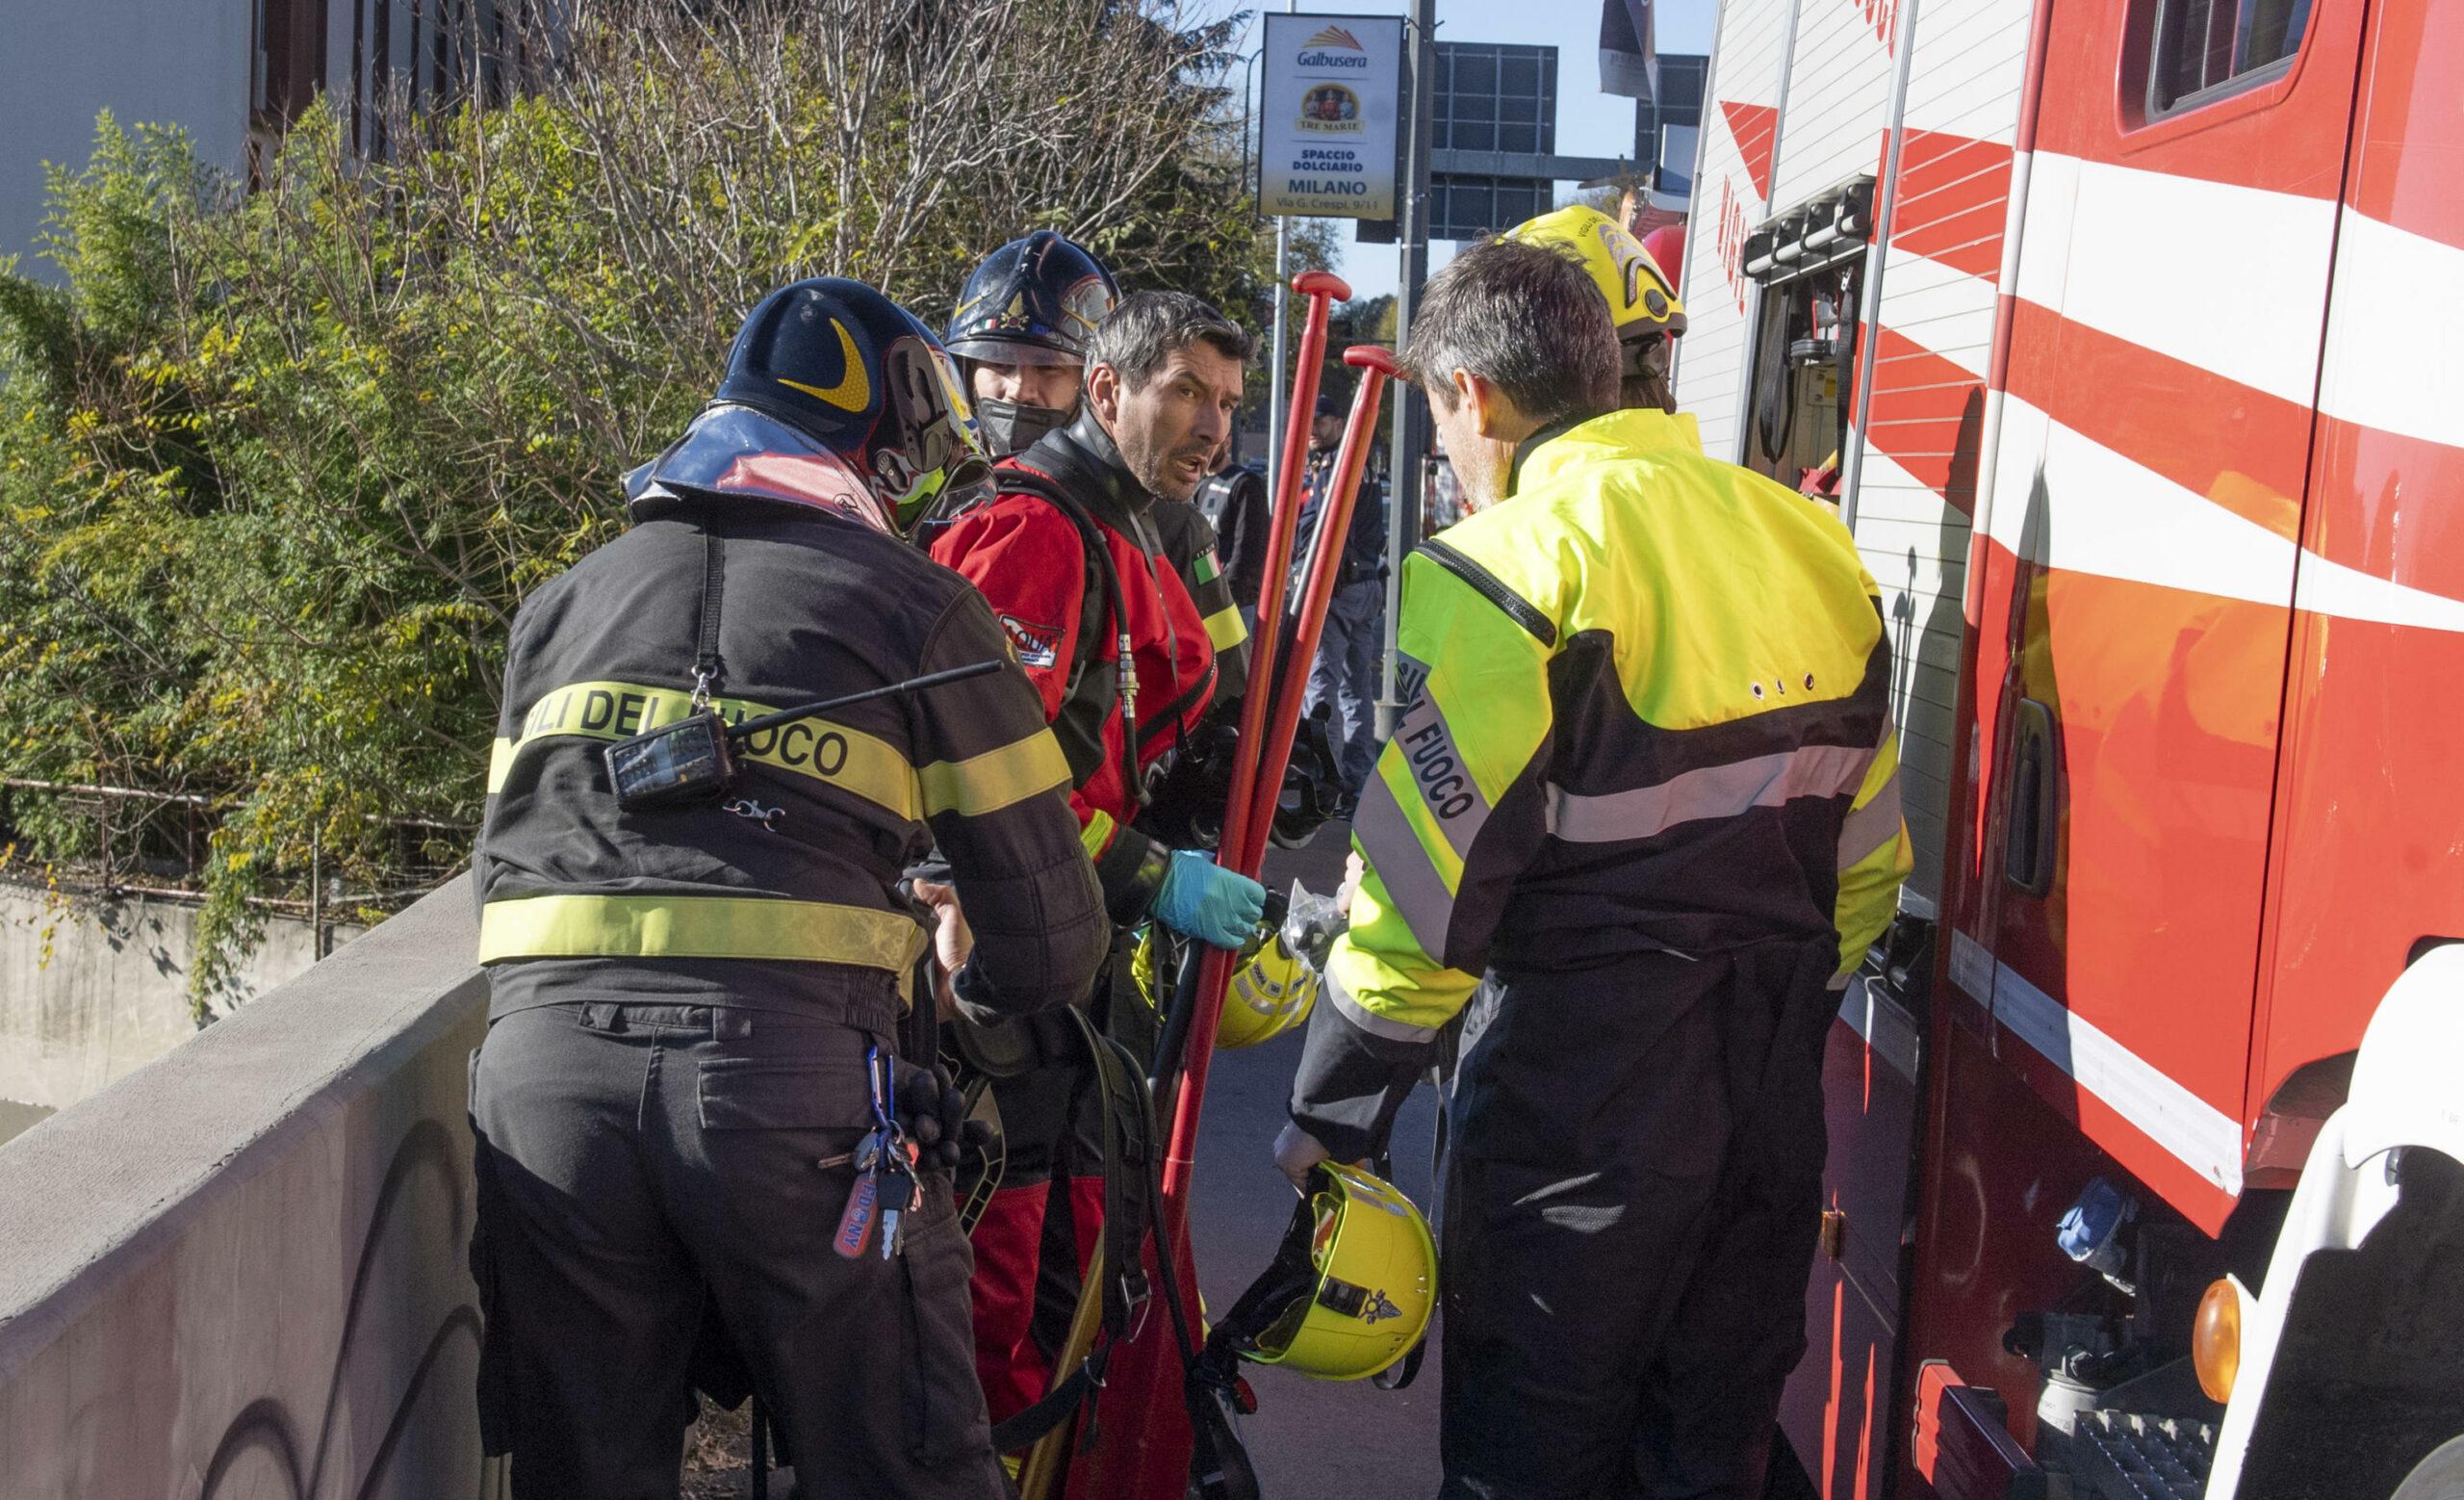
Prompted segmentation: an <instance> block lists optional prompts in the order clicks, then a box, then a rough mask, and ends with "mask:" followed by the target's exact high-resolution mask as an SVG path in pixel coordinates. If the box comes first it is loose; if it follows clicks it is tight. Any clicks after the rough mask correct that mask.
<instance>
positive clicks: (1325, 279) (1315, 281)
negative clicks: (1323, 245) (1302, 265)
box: [1292, 271, 1351, 302]
mask: <svg viewBox="0 0 2464 1500" xmlns="http://www.w3.org/2000/svg"><path fill="white" fill-rule="evenodd" d="M1292 290H1294V291H1295V292H1297V293H1299V294H1300V295H1301V296H1302V297H1332V298H1334V299H1335V300H1336V301H1338V302H1348V301H1350V300H1351V283H1350V282H1348V281H1346V280H1345V279H1344V278H1343V277H1341V276H1338V275H1336V274H1335V273H1334V272H1331V271H1304V272H1301V273H1300V274H1298V275H1296V276H1295V277H1293V278H1292Z"/></svg>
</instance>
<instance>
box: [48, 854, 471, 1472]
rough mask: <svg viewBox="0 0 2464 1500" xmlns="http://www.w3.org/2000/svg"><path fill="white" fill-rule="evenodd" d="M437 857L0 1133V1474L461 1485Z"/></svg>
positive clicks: (457, 1221)
mask: <svg viewBox="0 0 2464 1500" xmlns="http://www.w3.org/2000/svg"><path fill="white" fill-rule="evenodd" d="M476 946H477V937H476V932H475V919H474V915H473V910H472V902H471V895H470V892H469V890H468V889H467V888H466V887H464V886H463V885H461V884H460V883H458V882H457V883H455V884H454V885H452V886H449V887H448V888H447V889H445V890H443V891H440V892H437V893H435V894H433V895H431V896H429V897H428V898H426V899H425V900H424V901H422V902H420V903H419V904H418V905H417V906H415V907H413V908H411V909H410V910H409V911H407V912H405V913H403V914H402V915H401V916H399V917H398V918H394V919H393V920H391V921H389V922H387V923H385V924H384V925H383V926H382V927H380V928H378V929H376V930H375V931H374V932H372V933H371V934H369V935H368V936H366V937H364V938H362V939H360V940H358V941H357V942H354V943H353V944H350V946H348V947H347V948H345V949H343V950H341V951H340V952H338V953H336V954H335V955H334V956H333V957H332V958H329V959H327V960H326V961H325V962H323V963H321V964H319V965H317V966H316V967H315V968H314V969H312V970H309V971H308V972H306V973H305V974H303V975H301V976H300V977H299V978H297V979H295V980H294V981H292V982H291V983H289V984H286V985H283V986H282V987H281V988H279V989H277V990H275V991H274V992H273V993H271V994H269V995H268V996H265V997H264V998H263V999H260V1000H258V1001H257V1002H256V1003H254V1004H251V1005H248V1006H246V1007H244V1008H243V1009H242V1010H240V1011H239V1012H238V1013H237V1014H235V1015H233V1016H231V1017H229V1018H228V1019H226V1020H224V1021H221V1022H217V1023H216V1024H215V1025H213V1026H212V1027H210V1028H208V1029H207V1030H206V1031H205V1032H203V1033H202V1034H200V1035H198V1036H196V1037H195V1038H194V1039H192V1040H191V1041H189V1042H188V1043H186V1044H185V1045H184V1046H182V1047H179V1048H178V1049H177V1050H176V1051H174V1052H172V1053H170V1054H169V1055H167V1056H165V1057H162V1058H160V1059H158V1060H156V1061H155V1062H153V1063H151V1064H149V1065H147V1066H145V1067H143V1068H141V1069H139V1070H138V1071H137V1072H135V1073H131V1074H129V1075H128V1076H127V1077H124V1078H122V1079H120V1080H119V1081H117V1082H116V1083H114V1084H113V1085H111V1086H110V1087H109V1088H107V1089H105V1090H104V1091H103V1092H102V1093H100V1094H98V1095H96V1096H95V1097H94V1098H92V1099H88V1100H86V1101H85V1102H83V1103H80V1104H78V1105H76V1106H75V1107H73V1108H70V1109H67V1110H64V1111H63V1112H62V1113H61V1114H59V1115H57V1116H55V1117H53V1118H52V1119H50V1120H48V1121H46V1122H45V1123H44V1124H43V1125H40V1126H39V1127H38V1128H36V1129H35V1130H33V1131H32V1132H30V1133H28V1134H27V1135H25V1136H24V1137H22V1138H20V1139H19V1140H17V1141H16V1142H14V1143H13V1144H12V1145H11V1146H10V1148H9V1149H8V1153H7V1155H6V1157H5V1158H0V1246H6V1247H7V1253H6V1254H5V1255H0V1455H5V1459H4V1460H0V1462H5V1465H6V1467H5V1474H4V1475H0V1490H5V1491H6V1493H7V1494H8V1495H9V1496H10V1497H12V1500H55V1497H57V1500H157V1497H160V1500H174V1497H176V1500H239V1497H249V1500H260V1497H262V1500H305V1497H309V1496H317V1497H325V1496H343V1497H361V1496H366V1497H371V1500H375V1497H398V1500H463V1497H478V1496H481V1495H483V1494H484V1493H486V1492H488V1491H487V1489H486V1488H485V1486H486V1485H487V1484H488V1483H489V1479H488V1477H487V1476H484V1475H483V1471H482V1465H481V1462H480V1458H479V1441H478V1425H477V1418H476V1414H475V1409H474V1406H473V1400H472V1383H473V1377H474V1374H475V1369H476V1358H477V1347H478V1339H477V1335H478V1312H477V1307H476V1291H475V1287H474V1286H473V1285H472V1283H471V1280H470V1278H469V1275H468V1273H467V1271H466V1269H465V1266H464V1259H463V1256H464V1246H465V1243H466V1240H467V1236H468V1233H469V1228H470V1223H471V1216H472V1212H473V1198H472V1184H471V1140H470V1131H469V1126H468V1124H467V1121H466V1116H465V1109H466V1104H467V1098H468V1093H467V1089H468V1084H467V1079H468V1073H467V1069H466V1063H467V1059H468V1056H469V1054H470V1052H471V1050H472V1049H473V1048H474V1047H476V1046H477V1045H478V1043H479V1040H480V1037H481V1036H482V1034H483V1033H484V1031H485V1029H486V1014H487V996H486V987H485V984H484V982H483V981H482V979H481V976H480V974H479V971H478V970H477V968H476V966H475V964H474V962H473V958H472V956H473V954H474V953H475V951H476Z"/></svg>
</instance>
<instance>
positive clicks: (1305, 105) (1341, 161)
mask: <svg viewBox="0 0 2464 1500" xmlns="http://www.w3.org/2000/svg"><path fill="white" fill-rule="evenodd" d="M1264 19H1265V21H1266V74H1267V76H1266V86H1265V89H1264V91H1263V93H1262V95H1261V97H1260V101H1259V113H1260V122H1259V126H1258V209H1259V212H1261V213H1266V214H1292V215H1297V216H1301V217H1304V218H1312V219H1392V218H1394V217H1395V131H1396V121H1397V118H1398V116H1399V115H1400V114H1401V98H1402V76H1403V21H1402V18H1401V17H1400V16H1395V15H1307V14H1298V13H1271V12H1270V13H1268V14H1267V15H1266V16H1265V17H1264Z"/></svg>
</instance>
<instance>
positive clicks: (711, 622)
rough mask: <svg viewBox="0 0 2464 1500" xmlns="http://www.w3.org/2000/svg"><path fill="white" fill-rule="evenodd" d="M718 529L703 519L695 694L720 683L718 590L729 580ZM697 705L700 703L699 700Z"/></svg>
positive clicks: (700, 696) (703, 695)
mask: <svg viewBox="0 0 2464 1500" xmlns="http://www.w3.org/2000/svg"><path fill="white" fill-rule="evenodd" d="M719 540H720V538H719V532H718V529H717V528H716V527H713V526H711V525H710V524H709V523H708V522H707V521H705V522H703V523H702V634H701V640H700V642H699V643H698V644H697V645H696V646H695V647H694V650H693V695H694V697H695V698H696V699H697V700H698V699H703V698H706V697H707V695H708V694H709V693H710V692H711V690H712V689H714V688H715V687H717V686H718V684H719V679H720V675H721V672H720V666H719V594H720V591H721V590H722V589H723V588H724V587H725V586H726V582H727V571H728V570H727V561H728V559H727V554H726V552H724V551H723V550H722V549H721V548H720V545H719ZM695 707H697V708H698V707H700V704H699V703H698V702H697V703H696V704H695Z"/></svg>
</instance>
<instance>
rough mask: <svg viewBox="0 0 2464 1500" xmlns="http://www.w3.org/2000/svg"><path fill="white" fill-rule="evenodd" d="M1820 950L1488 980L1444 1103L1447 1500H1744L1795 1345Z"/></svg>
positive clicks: (1815, 1210) (1753, 1492)
mask: <svg viewBox="0 0 2464 1500" xmlns="http://www.w3.org/2000/svg"><path fill="white" fill-rule="evenodd" d="M1835 952H1836V947H1835V944H1822V943H1795V944H1766V945H1762V946H1758V947H1751V948H1746V949H1741V950H1737V951H1733V952H1729V953H1719V954H1709V955H1705V956H1703V957H1701V958H1699V959H1689V958H1685V957H1681V956H1678V955H1674V954H1652V955H1647V956H1644V957H1641V958H1638V959H1631V960H1627V961H1623V962H1621V963H1619V964H1616V965H1614V966H1611V967H1608V968H1604V969H1598V970H1585V971H1582V972H1577V973H1548V974H1515V973H1511V972H1502V973H1501V972H1493V973H1492V974H1491V975H1490V976H1489V978H1488V980H1487V981H1486V982H1484V983H1483V985H1482V987H1481V989H1480V992H1479V994H1478V995H1477V996H1476V998H1475V999H1474V1001H1473V1003H1472V1006H1471V1007H1470V1009H1469V1010H1468V1011H1467V1012H1466V1014H1465V1017H1464V1033H1463V1044H1462V1053H1461V1063H1460V1068H1459V1072H1458V1073H1457V1077H1456V1086H1455V1091H1454V1095H1453V1098H1452V1099H1451V1100H1450V1106H1449V1108H1450V1116H1449V1123H1450V1132H1449V1133H1450V1136H1451V1138H1452V1142H1453V1154H1452V1156H1451V1158H1450V1165H1449V1168H1448V1171H1447V1186H1446V1191H1445V1198H1444V1218H1443V1231H1442V1232H1443V1240H1444V1259H1443V1273H1442V1278H1441V1280H1442V1281H1443V1295H1444V1306H1445V1321H1444V1325H1443V1328H1444V1332H1443V1336H1444V1339H1445V1361H1444V1369H1445V1391H1444V1396H1443V1404H1442V1409H1443V1450H1444V1459H1445V1473H1446V1478H1445V1484H1444V1487H1443V1488H1442V1490H1441V1491H1440V1493H1441V1495H1442V1496H1443V1497H1447V1500H1452V1497H1469V1496H1480V1497H1494V1500H1508V1497H1511V1500H1543V1497H1547V1500H1601V1497H1617V1500H1625V1497H1637V1500H1640V1497H1649V1500H1708V1497H1720V1500H1759V1497H1760V1495H1761V1493H1762V1485H1763V1475H1764V1471H1765V1468H1766V1466H1767V1464H1768V1462H1769V1460H1770V1452H1771V1442H1772V1439H1773V1437H1774V1435H1776V1429H1777V1422H1778V1417H1779V1408H1780V1394H1781V1387H1782V1385H1783V1384H1784V1383H1785V1381H1786V1380H1787V1377H1788V1372H1789V1371H1790V1370H1792V1369H1793V1368H1795V1366H1796V1363H1797V1360H1798V1359H1799V1358H1801V1357H1802V1356H1803V1355H1804V1353H1805V1347H1806V1341H1805V1292H1806V1278H1807V1276H1808V1274H1809V1272H1810V1270H1811V1269H1812V1261H1813V1252H1814V1243H1815V1238H1816V1231H1817V1228H1818V1222H1819V1215H1820V1212H1821V1202H1822V1163H1823V1150H1824V1128H1823V1113H1822V1052H1823V1045H1824V1039H1825V1036H1826V1034H1827V1032H1828V1030H1829V1028H1830V1024H1831V1021H1832V1018H1833V1016H1834V1015H1835V1013H1836V1011H1837V1008H1838V1002H1839V996H1838V995H1837V994H1836V993H1835V992H1833V991H1831V990H1830V989H1829V988H1828V980H1829V978H1830V975H1831V970H1832V969H1833V967H1834V962H1835V960H1834V957H1833V955H1834V954H1835Z"/></svg>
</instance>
